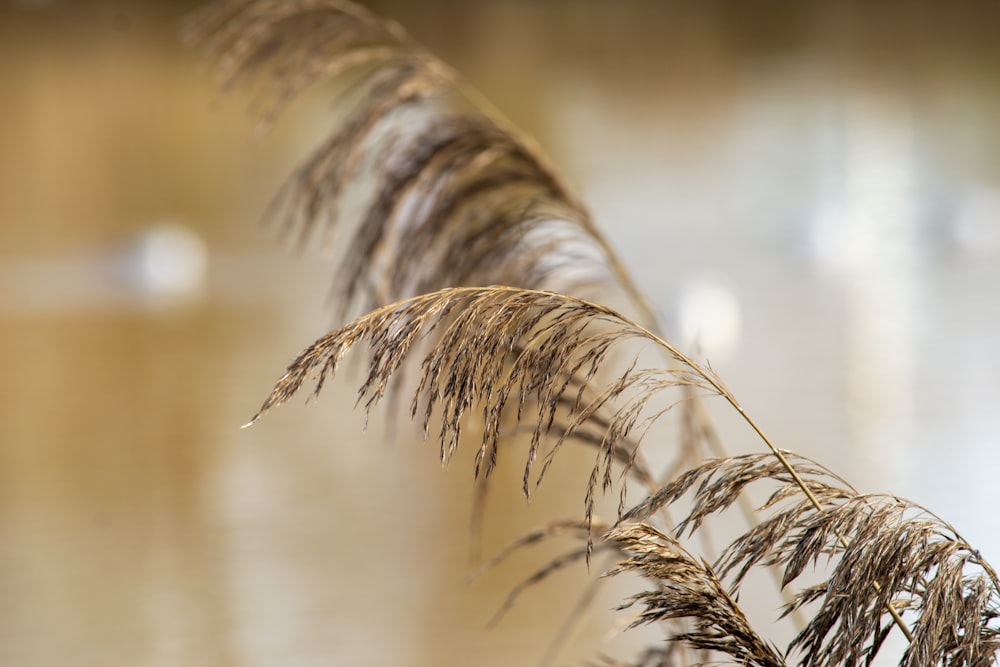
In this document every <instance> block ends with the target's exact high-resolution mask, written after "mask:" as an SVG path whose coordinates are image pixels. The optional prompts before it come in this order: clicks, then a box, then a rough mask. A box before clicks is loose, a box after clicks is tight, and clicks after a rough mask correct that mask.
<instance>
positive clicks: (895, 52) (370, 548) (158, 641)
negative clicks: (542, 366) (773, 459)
mask: <svg viewBox="0 0 1000 667" xmlns="http://www.w3.org/2000/svg"><path fill="white" fill-rule="evenodd" d="M372 4H373V6H374V7H375V8H376V9H377V10H378V11H380V12H382V13H384V14H386V15H389V16H392V17H394V18H396V19H398V20H399V21H400V22H401V23H403V24H404V25H406V26H407V27H408V28H409V29H410V31H411V32H412V33H413V34H414V35H415V36H416V37H417V38H418V40H420V41H421V42H422V43H424V44H425V45H426V46H428V47H429V48H430V49H431V50H433V51H435V52H436V53H438V54H439V55H441V56H443V57H444V58H445V59H446V60H448V61H449V62H451V63H452V64H454V65H456V66H457V67H458V69H459V70H460V71H462V72H464V73H465V74H466V76H467V78H468V79H469V80H471V81H472V82H473V83H474V84H475V85H476V86H477V87H478V88H479V89H480V90H482V91H483V92H484V93H486V95H487V96H488V97H490V98H491V99H492V100H493V101H494V102H495V103H496V104H497V106H498V107H500V108H501V109H503V110H504V111H505V112H506V113H507V114H508V115H509V116H510V117H511V118H512V119H513V120H514V121H515V123H517V124H518V125H520V126H521V127H523V128H525V129H526V130H528V131H529V132H530V133H531V134H533V135H535V136H536V137H537V138H538V139H539V141H540V142H541V144H542V145H543V146H544V147H545V148H546V149H547V151H548V152H549V154H550V156H551V157H552V159H553V161H554V163H555V164H557V165H559V166H560V167H561V168H562V169H563V172H564V173H565V174H566V175H567V176H568V177H569V179H570V180H571V182H573V183H574V184H575V185H576V186H577V189H578V191H579V192H581V193H583V196H584V198H585V200H586V201H588V202H589V203H590V204H591V206H592V208H593V210H594V212H595V216H596V219H597V220H598V222H599V223H600V225H601V226H602V227H603V228H604V229H605V230H606V231H607V234H608V235H609V236H610V237H611V239H612V240H613V242H614V243H615V245H616V246H617V247H618V248H619V249H620V250H621V252H622V254H623V256H624V257H625V259H626V261H627V263H628V264H629V266H630V267H631V268H632V269H633V271H634V273H635V275H636V276H637V278H638V280H639V282H640V283H641V285H642V286H643V287H644V288H645V289H646V291H647V293H648V294H650V295H651V296H652V298H653V299H654V300H655V302H656V305H657V306H658V308H659V309H660V312H661V313H662V315H663V316H664V319H665V321H666V322H667V323H668V327H669V329H670V330H671V331H672V332H673V334H674V336H675V338H676V339H677V340H678V341H680V342H681V343H682V345H683V346H687V347H689V349H693V348H695V347H697V348H698V349H700V350H701V351H702V353H704V354H705V355H707V356H708V358H709V359H710V360H711V361H712V364H713V366H714V367H715V368H716V370H717V371H718V372H719V373H720V374H721V375H722V377H723V378H725V379H726V380H727V382H728V383H729V385H730V387H731V388H732V389H733V391H734V392H735V393H736V395H737V396H738V397H740V398H741V400H742V401H743V403H744V405H745V406H746V408H747V409H748V411H749V412H750V413H751V414H753V415H754V416H755V418H756V420H757V421H758V423H760V424H761V425H762V426H763V428H764V429H765V430H766V431H767V432H768V433H769V434H770V435H771V437H772V438H773V440H774V441H775V442H777V443H778V444H779V445H780V446H782V447H785V448H788V449H793V450H796V451H799V452H801V453H804V454H807V455H810V456H813V457H816V458H818V459H820V460H821V461H823V462H825V463H827V464H828V465H829V466H830V467H832V468H833V469H834V470H836V471H837V472H839V473H841V474H842V475H844V476H845V477H847V478H848V479H849V480H851V481H852V482H853V483H854V484H855V485H856V486H858V487H859V488H861V489H862V490H864V491H885V492H890V493H896V494H900V495H905V496H908V497H910V498H912V499H914V500H916V501H918V502H920V503H923V504H925V505H926V506H928V507H930V508H932V509H934V510H935V511H936V512H937V513H938V514H940V515H941V516H943V517H945V518H947V519H948V520H950V521H951V522H952V523H953V524H954V525H955V526H956V527H957V528H958V530H959V531H960V532H962V533H963V534H964V535H965V536H966V537H967V538H969V539H970V541H972V542H973V543H974V544H976V545H977V546H979V547H980V548H981V550H982V551H983V553H984V554H986V555H987V557H989V556H990V555H992V558H993V561H994V562H995V563H996V562H998V561H1000V518H998V515H997V512H996V511H995V502H996V501H995V493H994V491H993V489H994V487H993V484H994V483H995V482H996V471H997V469H998V466H1000V457H998V454H997V451H998V445H1000V441H998V435H997V434H998V433H1000V410H998V409H997V406H998V405H1000V158H998V156H1000V122H997V119H998V118H1000V42H998V41H997V40H996V26H997V25H1000V5H996V4H995V3H986V2H983V3H970V2H953V3H930V2H907V3H903V2H891V3H877V4H872V3H864V2H841V3H793V2H763V3H753V4H746V3H735V2H732V3H726V2H706V3H690V2H638V1H625V2H597V1H582V0H580V1H571V0H562V1H559V2H556V1H552V2H527V1H521V2H485V1H483V2H478V1H477V2H457V1H455V2H452V1H449V0H430V1H426V2H420V3H412V2H403V1H402V0H380V1H379V2H373V3H372ZM193 6H194V5H193V3H189V2H178V3H158V4H157V3H150V2H137V3H124V2H102V1H95V2H82V3H68V2H58V1H56V0H50V1H40V0H39V1H27V0H22V1H20V2H6V3H3V4H2V5H0V87H2V91H0V368H2V374H0V664H2V665H11V666H26V667H41V666H49V665H65V664H73V665H79V666H81V667H87V666H95V667H96V666H98V665H101V666H105V665H155V666H159V665H163V666H166V665H233V666H243V665H279V664H280V665H336V664H371V665H381V664H407V665H465V664H479V665H512V664H535V662H536V661H537V660H538V659H539V658H540V657H541V655H542V654H543V653H544V652H545V650H546V646H547V645H548V642H549V641H550V640H551V638H552V636H553V634H554V630H555V628H557V627H558V626H559V625H560V623H561V622H562V619H563V618H564V616H565V614H566V612H567V610H568V608H569V607H570V606H572V602H573V601H574V600H575V595H576V594H575V593H574V590H576V589H577V588H578V586H576V585H575V582H574V580H573V577H572V576H571V577H568V578H566V577H564V578H562V579H560V580H558V581H555V582H553V583H552V584H551V585H550V586H549V587H548V588H546V589H544V590H542V591H540V592H537V593H536V594H535V595H532V594H530V593H529V594H528V595H527V597H526V598H525V600H524V601H523V603H522V604H520V605H519V606H518V607H516V608H515V609H514V611H513V612H512V613H511V614H510V615H509V616H508V617H507V618H506V619H505V620H504V621H503V622H502V623H501V624H500V625H499V626H498V627H497V628H495V629H493V630H490V631H487V630H486V629H485V625H486V623H487V621H488V620H489V618H490V617H491V615H492V613H493V612H494V611H495V610H496V609H497V607H498V606H499V605H500V603H501V602H502V600H503V598H504V596H505V595H506V593H507V591H508V590H509V589H510V587H511V586H512V585H513V584H514V583H516V582H517V581H518V580H519V579H520V578H521V577H524V576H525V575H526V574H527V573H528V572H529V571H530V567H531V565H532V564H534V565H537V564H538V563H539V562H540V561H539V560H538V559H537V558H529V557H526V558H524V559H522V560H517V561H516V562H514V563H512V564H511V565H510V566H509V567H507V568H504V569H503V570H501V571H500V572H498V573H497V574H495V575H494V576H491V577H487V578H485V579H482V580H480V581H477V582H474V583H472V584H469V583H468V582H467V581H466V574H467V573H468V571H469V569H470V567H469V560H468V552H469V538H468V536H467V530H466V528H467V524H468V514H469V503H470V497H471V486H472V485H471V473H470V471H469V467H468V465H467V461H459V462H458V463H457V464H456V465H455V469H454V470H451V471H449V472H447V473H442V472H441V471H440V470H439V466H438V464H437V460H436V455H435V452H434V451H433V448H432V447H431V446H418V445H414V444H412V443H410V442H408V441H400V440H404V438H400V439H399V440H397V441H395V442H391V441H389V440H388V439H387V438H386V437H384V436H385V435H386V433H385V432H386V429H385V427H384V425H383V424H382V423H381V418H379V419H376V420H375V423H373V425H372V427H371V428H369V430H368V432H367V433H366V434H362V419H361V417H360V416H359V415H357V414H355V413H354V412H353V411H351V410H349V409H348V408H349V406H351V405H352V404H353V388H352V385H351V383H349V382H343V383H336V384H335V385H331V386H330V387H329V388H328V389H326V391H325V393H324V396H323V397H322V399H321V400H320V401H318V402H317V403H316V404H314V405H311V406H307V407H301V406H299V405H296V406H293V407H289V408H284V409H282V410H280V411H278V412H276V413H274V414H273V415H272V416H270V417H269V418H268V419H267V420H265V421H264V422H263V423H261V424H259V425H257V426H255V427H254V428H252V429H248V430H241V429H240V428H239V426H240V425H241V424H243V423H244V422H245V421H246V420H247V419H248V418H249V416H250V415H252V414H253V412H254V410H255V408H256V406H257V405H258V404H259V402H260V401H261V400H262V399H263V397H264V396H265V394H266V392H267V391H268V390H269V388H270V386H271V383H272V382H273V380H274V379H275V378H276V377H277V376H278V375H280V372H281V370H282V369H283V368H284V366H285V364H286V363H287V362H288V361H289V360H290V359H291V357H292V356H293V355H294V354H295V353H296V352H297V351H298V350H299V349H300V348H301V347H303V346H304V345H305V344H307V343H309V342H311V341H312V340H313V339H314V338H315V337H317V336H318V335H320V334H321V333H323V332H324V331H325V330H326V328H327V327H328V326H329V325H330V323H331V315H330V310H329V308H328V302H327V296H328V293H329V287H330V285H331V282H332V281H333V280H334V278H335V277H334V276H333V275H332V273H331V270H330V268H329V267H328V266H327V265H325V264H324V263H323V262H322V261H321V260H320V259H318V258H316V257H314V256H312V255H307V256H304V257H295V256H293V255H291V254H290V253H288V252H285V251H284V250H282V249H281V248H279V247H277V246H276V244H274V243H273V242H272V238H271V237H270V236H269V235H268V234H267V233H265V232H264V231H263V230H262V228H261V227H260V226H259V225H258V224H257V220H258V219H259V217H260V214H261V213H262V211H263V210H264V207H265V205H266V203H267V201H268V200H269V198H270V196H271V194H272V193H274V192H275V190H276V189H277V187H278V185H279V184H280V182H281V180H282V179H283V178H284V177H285V176H286V175H287V174H288V173H290V170H291V168H292V167H293V165H294V164H295V161H296V158H297V157H300V156H301V155H303V152H304V151H305V150H306V149H307V148H309V147H311V146H312V145H314V143H315V142H316V141H317V140H318V138H319V137H321V136H323V132H324V131H325V130H326V128H327V126H328V122H329V121H328V117H327V115H326V112H327V108H326V107H325V106H324V104H319V103H314V104H311V105H310V104H308V103H307V104H305V105H303V106H300V107H299V108H298V109H296V110H294V111H293V112H291V113H290V114H289V117H288V118H286V119H285V121H284V122H281V123H279V125H278V127H277V128H276V129H275V130H274V131H273V132H272V133H270V134H269V135H268V136H266V137H265V138H263V139H262V140H259V141H256V142H254V141H252V140H251V135H252V133H253V127H254V122H253V119H252V118H251V117H250V114H249V113H248V112H247V105H246V101H245V99H243V98H240V97H239V96H238V95H236V96H228V97H224V96H221V95H220V94H219V93H218V91H217V90H216V88H215V86H214V83H213V80H212V77H211V76H210V75H209V74H208V73H207V72H206V69H205V67H204V66H203V65H201V64H199V60H198V57H197V55H196V54H193V53H191V52H189V51H188V50H186V49H185V48H184V47H182V46H181V44H180V43H179V40H178V38H177V34H178V28H179V23H180V20H181V18H182V16H183V15H184V14H185V13H186V12H187V11H188V10H190V9H191V8H192V7H193ZM735 433H736V434H737V435H736V436H735V440H736V442H735V443H734V445H735V446H734V449H753V448H755V447H756V446H757V445H756V443H754V441H753V439H752V438H751V436H750V434H749V433H745V432H742V431H735ZM579 472H580V471H579V470H576V471H574V470H573V469H572V467H570V468H568V469H567V470H565V471H563V472H561V473H559V475H560V476H558V478H557V479H554V480H551V482H550V483H549V484H547V485H546V487H547V488H548V493H549V494H550V495H549V498H548V500H545V499H543V500H542V501H541V502H540V504H541V506H542V508H544V507H546V506H547V505H546V503H549V504H550V505H551V506H552V507H557V506H564V507H568V508H570V509H574V510H575V509H576V508H578V507H579V503H580V499H581V497H582V492H581V488H582V487H581V483H582V482H581V480H580V477H579ZM517 477H518V475H517V471H516V470H515V471H512V472H511V473H510V475H509V479H506V480H504V479H501V480H500V483H499V484H498V485H497V486H498V487H500V486H504V483H505V482H509V483H508V484H506V486H509V487H511V492H510V493H509V494H503V493H501V495H502V496H503V498H498V499H497V500H496V502H495V503H494V504H493V506H492V507H493V510H492V512H491V517H490V521H491V524H490V525H491V532H490V536H489V537H488V539H487V542H488V544H487V547H489V548H493V547H495V546H497V545H499V544H500V543H502V542H503V541H504V539H505V538H507V537H510V536H511V535H512V534H513V533H514V532H516V530H517V529H519V527H526V526H529V525H531V524H532V523H533V522H534V521H535V519H533V518H532V517H535V516H538V515H537V514H530V513H529V511H528V508H526V507H525V503H524V502H523V500H518V497H517V493H516V487H517V486H518V481H517ZM531 510H533V511H537V510H538V507H537V505H535V504H533V505H532V507H531ZM542 513H543V514H544V510H542ZM575 574H576V575H581V576H582V569H581V570H580V571H577V572H575ZM613 604H614V599H613V598H609V599H608V600H607V601H601V602H600V605H602V606H601V608H602V609H608V608H610V607H611V606H613ZM606 620H607V619H604V621H606ZM607 627H608V625H607V623H606V622H602V621H598V620H588V621H586V622H585V623H584V624H583V626H582V628H581V629H579V631H578V632H577V634H576V635H574V638H573V640H572V642H571V645H570V647H569V648H568V649H566V651H565V652H564V653H563V654H562V656H561V658H560V662H563V661H565V662H570V661H573V660H579V659H580V658H581V657H583V656H587V655H589V654H590V653H591V652H592V651H593V650H594V649H595V647H598V648H601V649H603V650H612V649H613V648H614V647H615V644H614V643H612V644H610V645H609V644H607V643H605V638H606V637H605V632H606V628H607ZM616 641H619V642H620V641H621V640H620V639H619V640H616ZM625 643H626V644H627V639H626V642H625Z"/></svg>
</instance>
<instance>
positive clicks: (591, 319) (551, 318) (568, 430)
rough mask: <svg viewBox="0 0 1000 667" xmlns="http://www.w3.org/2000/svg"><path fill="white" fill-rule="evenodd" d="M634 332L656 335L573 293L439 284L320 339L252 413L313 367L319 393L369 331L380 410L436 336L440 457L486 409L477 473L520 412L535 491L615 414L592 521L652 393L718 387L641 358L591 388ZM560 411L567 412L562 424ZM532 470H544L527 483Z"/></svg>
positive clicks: (421, 404)
mask: <svg viewBox="0 0 1000 667" xmlns="http://www.w3.org/2000/svg"><path fill="white" fill-rule="evenodd" d="M629 340H645V341H656V340H657V339H656V338H655V337H653V336H652V335H651V334H650V333H649V332H648V331H646V330H645V329H643V328H642V327H641V326H639V325H638V324H636V323H634V322H632V321H630V320H628V319H626V318H624V317H622V316H620V315H618V314H617V313H615V312H614V311H611V310H610V309H608V308H605V307H603V306H598V305H596V304H593V303H590V302H587V301H584V300H582V299H578V298H574V297H568V296H563V295H558V294H553V293H549V292H537V291H531V290H522V289H515V288H509V287H488V288H454V289H447V290H441V291H438V292H434V293H431V294H425V295H423V296H419V297H414V298H412V299H409V300H407V301H404V302H401V303H397V304H392V305H390V306H386V307H383V308H381V309H379V310H377V311H375V312H373V313H371V314H369V315H367V316H365V317H362V318H359V319H358V320H355V321H354V322H352V323H351V324H349V325H347V326H346V327H344V328H342V329H339V330H336V331H333V332H331V333H329V334H327V335H326V336H324V337H323V338H321V339H319V340H318V341H316V342H315V343H314V344H313V345H311V346H310V347H308V348H307V349H306V350H305V351H303V352H302V353H301V354H300V355H299V356H298V358H296V359H295V360H294V361H293V362H292V364H291V365H290V366H289V368H288V370H287V371H286V373H285V375H284V376H283V377H282V378H281V379H280V380H279V381H278V383H277V385H276V386H275V388H274V390H273V391H272V393H271V395H270V396H269V397H268V398H267V400H266V401H265V402H264V404H263V405H262V406H261V409H260V411H259V412H258V413H257V415H255V416H254V418H253V420H252V422H253V421H256V420H257V419H259V418H260V417H261V416H262V415H263V414H264V413H265V412H267V411H268V410H269V409H271V408H272V407H274V406H276V405H279V404H281V403H284V402H285V401H287V400H288V399H289V398H291V397H292V396H293V395H294V394H295V393H296V392H298V391H299V389H301V387H302V385H303V384H304V383H305V382H306V381H307V380H308V379H310V378H313V379H314V380H315V382H316V384H315V387H314V389H313V395H316V394H318V393H319V392H320V391H321V390H322V387H323V383H324V381H325V380H326V378H327V377H330V376H332V375H334V374H335V373H336V371H337V368H338V367H339V365H340V362H341V360H342V359H343V357H344V355H345V354H346V353H347V352H348V351H349V350H350V349H351V348H352V347H354V346H355V345H357V344H359V343H362V342H363V343H366V344H367V347H368V353H369V358H370V361H369V371H368V375H367V377H366V378H365V380H364V382H363V383H362V385H361V387H360V389H359V390H358V402H359V403H360V404H363V405H364V408H365V410H366V411H367V410H370V409H371V408H372V407H373V406H374V405H375V404H376V403H378V402H379V401H380V400H381V399H382V398H383V396H384V395H385V393H386V391H387V390H388V387H389V384H390V381H391V379H392V377H393V375H394V374H395V373H396V372H397V371H399V370H400V369H401V368H402V367H403V365H404V362H405V361H406V359H407V356H408V353H409V351H410V350H411V348H413V347H414V345H415V344H416V343H417V342H418V341H426V342H427V343H428V344H429V345H430V351H429V352H428V353H427V354H426V356H425V357H424V359H423V362H422V364H421V370H420V374H419V378H418V381H417V388H416V391H415V393H414V397H413V401H412V403H411V414H412V415H413V416H414V417H415V418H419V419H420V421H421V423H422V425H423V429H424V432H425V434H428V435H429V434H430V432H431V430H432V423H433V422H434V421H436V422H437V428H436V433H437V439H438V441H439V443H440V447H441V450H440V457H441V461H442V462H443V463H447V462H449V461H450V460H451V459H452V457H453V456H454V453H455V451H456V450H457V448H458V446H459V442H460V441H461V435H462V425H463V420H464V417H465V416H466V415H467V414H468V413H469V412H470V411H472V410H476V411H477V412H478V413H479V414H480V416H481V419H482V424H483V426H482V430H483V436H482V441H481V443H480V446H479V450H478V452H477V454H476V457H475V475H476V477H477V478H478V477H480V476H482V477H487V476H489V475H490V473H491V472H492V471H493V469H494V467H495V466H496V462H497V459H498V456H499V451H500V442H501V437H502V433H503V425H504V423H505V419H506V418H510V416H512V415H513V416H516V418H517V421H518V422H522V421H523V422H524V423H526V424H527V425H528V427H529V428H530V431H531V442H530V445H529V449H528V454H527V460H526V462H525V469H524V483H523V487H524V493H525V494H526V495H528V494H530V491H531V488H532V484H537V483H538V482H539V481H540V480H541V479H542V478H543V477H544V475H545V471H546V469H547V467H548V465H549V464H550V463H551V461H552V460H553V458H554V456H555V455H556V454H557V452H558V451H559V450H560V448H561V446H562V445H563V444H564V443H565V442H567V441H568V440H569V439H571V438H573V437H574V436H575V434H576V433H577V432H578V431H580V432H581V433H583V434H584V435H583V436H582V437H584V438H586V437H587V435H588V434H591V435H594V431H593V430H592V429H593V428H594V426H595V424H594V423H591V422H590V420H591V419H592V418H594V417H595V416H597V415H599V414H600V415H601V417H600V419H606V420H607V421H606V427H605V428H604V429H603V431H604V432H603V435H602V436H601V439H600V442H598V443H596V447H597V457H596V460H595V463H594V466H593V469H592V472H591V475H590V479H589V480H588V483H587V487H586V493H585V499H584V504H585V515H584V516H585V519H586V521H587V522H588V523H589V522H591V521H592V520H593V509H594V504H595V502H596V494H597V492H598V491H599V490H602V489H603V490H608V489H609V488H610V487H611V486H612V484H613V481H614V480H613V476H612V468H613V465H614V464H615V462H616V460H617V461H619V462H621V461H625V462H626V464H625V469H626V471H627V470H628V467H629V465H630V462H631V460H632V459H633V457H634V447H635V445H634V444H632V441H631V440H629V438H630V437H631V436H632V435H633V434H635V435H637V437H638V439H639V440H641V435H642V432H643V431H644V430H645V429H646V428H648V426H649V424H650V423H652V422H653V421H655V420H656V419H658V418H659V417H661V416H662V415H663V414H665V413H666V408H664V407H659V408H656V409H654V410H653V411H652V412H651V413H650V412H649V411H648V410H647V407H648V406H649V404H650V401H651V400H652V399H653V398H654V397H655V396H656V395H658V394H662V393H663V392H665V391H668V390H671V389H676V388H681V387H694V388H697V389H698V390H700V391H702V392H705V393H712V391H713V387H712V385H710V384H709V383H708V382H707V381H706V379H705V377H704V376H703V375H701V374H700V371H699V370H697V369H695V368H691V367H686V368H677V369H663V368H636V367H635V366H634V365H633V366H630V367H629V368H627V369H626V370H625V372H624V373H622V374H621V375H620V376H618V377H617V378H615V379H613V380H612V381H611V382H609V383H607V384H604V385H603V387H602V388H599V389H596V390H595V389H593V388H587V390H586V391H585V387H587V385H588V384H589V383H592V382H595V381H596V376H597V372H598V369H599V368H600V367H601V365H602V363H603V362H604V361H605V360H606V359H607V357H608V355H609V354H610V353H611V351H612V350H613V349H614V348H615V347H616V346H619V345H621V344H623V343H624V342H625V341H629ZM515 350H517V351H518V352H517V354H516V357H515V358H514V360H513V361H512V362H511V361H510V355H511V354H512V352H514V351H515ZM667 405H669V403H668V404H667ZM567 406H568V407H567ZM561 408H563V409H562V410H561ZM561 412H564V413H565V414H566V419H567V421H566V422H565V423H564V424H562V423H560V428H559V430H558V431H557V432H556V431H554V430H553V429H554V427H555V426H556V424H557V421H556V418H557V416H558V415H559V414H560V413H561ZM607 415H610V416H607ZM435 417H436V420H435ZM252 422H251V423H252ZM602 423H605V422H601V421H598V422H596V424H597V425H600V424H602ZM595 439H596V438H595ZM545 441H550V446H549V449H548V450H547V452H546V454H545V457H544V458H545V462H544V464H543V466H542V468H541V470H540V471H539V472H538V473H537V476H536V475H535V474H534V467H535V462H536V459H537V458H538V457H539V454H540V452H541V450H542V447H543V444H544V442H545ZM637 441H638V440H637ZM637 441H636V442H637ZM623 447H624V449H623ZM647 474H648V473H647ZM531 479H534V480H535V481H534V482H533V483H529V480H531Z"/></svg>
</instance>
